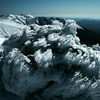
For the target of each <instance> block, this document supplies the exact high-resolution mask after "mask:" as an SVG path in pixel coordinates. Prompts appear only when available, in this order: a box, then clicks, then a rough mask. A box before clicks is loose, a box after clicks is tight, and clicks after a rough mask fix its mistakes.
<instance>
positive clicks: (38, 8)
mask: <svg viewBox="0 0 100 100" xmlns="http://www.w3.org/2000/svg"><path fill="white" fill-rule="evenodd" d="M10 13H12V14H32V15H33V16H65V17H66V16H76V17H84V16H87V17H94V16H95V17H100V0H0V15H2V14H10Z"/></svg>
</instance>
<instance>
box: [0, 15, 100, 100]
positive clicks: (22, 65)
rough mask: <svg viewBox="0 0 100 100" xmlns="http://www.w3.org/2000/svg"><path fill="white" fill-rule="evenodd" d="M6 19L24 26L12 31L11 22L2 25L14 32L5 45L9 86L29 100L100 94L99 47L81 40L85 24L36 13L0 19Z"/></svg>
mask: <svg viewBox="0 0 100 100" xmlns="http://www.w3.org/2000/svg"><path fill="white" fill-rule="evenodd" d="M5 18H6V20H7V22H9V20H10V21H13V23H16V24H12V23H11V24H9V25H10V27H9V28H10V29H11V27H12V25H13V27H17V25H19V24H20V26H18V27H20V28H21V30H18V31H16V30H15V29H13V31H14V32H15V33H14V34H13V33H12V34H10V33H9V31H8V30H7V27H8V26H7V27H5V26H6V25H8V24H6V23H5V22H4V21H3V24H4V25H3V24H0V25H1V26H2V27H3V29H4V30H7V32H8V34H10V35H9V37H7V39H6V40H5V41H4V42H3V43H2V42H1V47H0V48H1V50H0V57H1V62H2V63H3V65H2V73H3V75H2V81H3V85H4V87H5V90H6V91H9V92H11V93H13V94H16V95H18V96H21V97H22V98H24V100H26V99H27V97H28V99H27V100H31V99H30V98H33V99H34V100H51V99H52V100H76V99H77V100H99V99H100V47H99V45H94V46H93V47H88V46H86V45H84V44H81V43H80V39H79V38H78V37H77V34H78V33H77V28H81V27H80V26H79V25H77V24H76V22H75V21H74V20H65V19H63V20H62V19H57V18H45V17H33V16H31V15H26V16H25V15H18V16H17V15H9V16H7V17H2V18H1V19H0V20H4V19H5ZM1 26H0V28H1ZM22 26H23V27H22ZM18 27H17V29H18ZM31 93H32V95H31Z"/></svg>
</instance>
